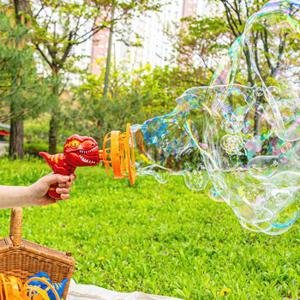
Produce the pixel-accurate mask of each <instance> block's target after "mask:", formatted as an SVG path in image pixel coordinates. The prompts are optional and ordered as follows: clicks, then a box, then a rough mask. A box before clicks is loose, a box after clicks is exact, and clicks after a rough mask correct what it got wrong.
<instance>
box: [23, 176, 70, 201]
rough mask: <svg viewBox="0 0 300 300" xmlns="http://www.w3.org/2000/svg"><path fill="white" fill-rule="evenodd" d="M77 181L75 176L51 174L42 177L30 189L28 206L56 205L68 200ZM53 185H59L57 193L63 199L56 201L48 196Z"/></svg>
mask: <svg viewBox="0 0 300 300" xmlns="http://www.w3.org/2000/svg"><path fill="white" fill-rule="evenodd" d="M74 180H75V175H74V174H72V175H70V176H65V175H60V174H49V175H47V176H44V177H42V178H41V179H39V180H38V181H37V182H35V183H34V184H32V185H31V186H30V187H29V191H30V196H31V197H30V198H31V200H30V201H29V203H26V205H28V206H33V205H48V204H52V203H56V202H57V201H60V200H67V199H69V197H70V195H69V194H70V189H71V186H72V184H73V181H74ZM52 184H57V185H58V187H57V188H56V192H57V193H58V194H60V196H61V199H59V200H55V199H52V198H50V197H49V196H48V190H49V188H50V186H51V185H52Z"/></svg>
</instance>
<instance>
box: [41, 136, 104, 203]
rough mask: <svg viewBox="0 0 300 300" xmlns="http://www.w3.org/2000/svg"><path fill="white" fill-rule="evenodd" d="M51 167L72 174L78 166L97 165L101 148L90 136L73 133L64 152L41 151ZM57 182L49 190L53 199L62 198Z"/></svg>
mask: <svg viewBox="0 0 300 300" xmlns="http://www.w3.org/2000/svg"><path fill="white" fill-rule="evenodd" d="M39 155H40V156H42V157H43V158H44V159H45V160H46V162H47V163H48V165H49V166H50V168H51V169H52V170H53V172H54V173H56V174H61V175H71V174H74V172H75V169H76V168H77V167H84V166H96V165H98V164H99V162H100V159H99V149H98V144H97V142H96V141H95V140H94V139H93V138H91V137H88V136H80V135H77V134H75V135H72V136H70V137H69V138H68V139H67V141H66V143H65V145H64V153H59V154H54V155H51V154H49V153H47V152H40V153H39ZM56 188H57V184H55V185H52V186H51V187H50V189H49V191H48V195H49V197H51V198H52V199H56V200H59V199H61V197H60V195H59V194H58V193H57V192H56Z"/></svg>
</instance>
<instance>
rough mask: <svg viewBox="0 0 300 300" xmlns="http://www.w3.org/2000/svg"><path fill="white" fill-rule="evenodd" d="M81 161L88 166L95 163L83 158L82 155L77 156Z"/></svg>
mask: <svg viewBox="0 0 300 300" xmlns="http://www.w3.org/2000/svg"><path fill="white" fill-rule="evenodd" d="M79 157H80V159H81V161H83V162H84V163H88V164H95V163H96V162H94V161H93V160H89V159H87V158H85V157H83V156H82V155H79Z"/></svg>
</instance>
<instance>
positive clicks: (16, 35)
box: [0, 1, 47, 158]
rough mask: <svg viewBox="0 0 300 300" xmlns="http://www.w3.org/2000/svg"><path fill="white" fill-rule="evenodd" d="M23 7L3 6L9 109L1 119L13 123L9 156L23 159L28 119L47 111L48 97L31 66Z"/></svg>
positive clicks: (1, 50)
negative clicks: (45, 109)
mask: <svg viewBox="0 0 300 300" xmlns="http://www.w3.org/2000/svg"><path fill="white" fill-rule="evenodd" d="M23 5H24V3H22V2H21V1H20V2H18V1H16V3H15V7H14V9H12V8H7V7H2V8H1V12H0V35H1V42H0V94H1V100H2V103H3V104H4V105H3V104H2V106H4V107H8V109H7V110H6V114H3V116H1V117H0V120H1V121H3V122H4V121H5V122H7V121H10V124H11V135H10V147H9V154H10V156H11V157H13V158H22V156H23V139H24V127H23V126H24V125H23V121H24V119H25V117H27V116H30V115H31V116H32V115H35V114H37V113H38V111H40V110H42V109H44V107H45V106H44V104H45V102H44V100H45V97H44V96H45V95H46V94H47V91H46V90H47V89H46V87H45V86H44V85H43V80H38V75H37V72H36V68H35V65H34V64H32V59H33V52H32V49H31V47H30V46H28V45H27V44H26V43H25V41H26V40H28V36H29V32H28V27H27V26H26V25H25V23H26V22H25V16H24V14H23V12H24V11H23V9H24V8H23V7H24V6H23ZM42 97H44V98H42Z"/></svg>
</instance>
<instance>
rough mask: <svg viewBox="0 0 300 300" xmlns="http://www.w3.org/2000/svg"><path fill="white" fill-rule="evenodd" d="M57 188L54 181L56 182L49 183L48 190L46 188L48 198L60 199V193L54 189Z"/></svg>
mask: <svg viewBox="0 0 300 300" xmlns="http://www.w3.org/2000/svg"><path fill="white" fill-rule="evenodd" d="M57 188H58V184H57V183H56V184H51V185H50V188H49V190H48V193H47V194H48V196H49V197H50V198H52V199H54V200H60V199H61V196H60V194H58V193H57V192H56V189H57Z"/></svg>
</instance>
